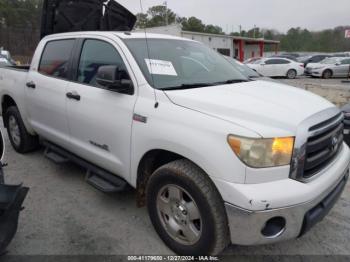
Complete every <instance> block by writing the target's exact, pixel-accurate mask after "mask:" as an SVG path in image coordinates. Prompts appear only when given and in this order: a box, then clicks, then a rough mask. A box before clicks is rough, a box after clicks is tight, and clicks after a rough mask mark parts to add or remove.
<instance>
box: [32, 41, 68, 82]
mask: <svg viewBox="0 0 350 262" xmlns="http://www.w3.org/2000/svg"><path fill="white" fill-rule="evenodd" d="M74 41H75V40H74V39H69V40H57V41H51V42H48V43H47V44H46V46H45V49H44V52H43V54H42V56H41V60H40V64H39V69H38V71H39V73H42V74H45V75H48V76H53V77H59V78H64V79H67V78H68V63H69V59H70V57H71V53H72V50H73V46H74Z"/></svg>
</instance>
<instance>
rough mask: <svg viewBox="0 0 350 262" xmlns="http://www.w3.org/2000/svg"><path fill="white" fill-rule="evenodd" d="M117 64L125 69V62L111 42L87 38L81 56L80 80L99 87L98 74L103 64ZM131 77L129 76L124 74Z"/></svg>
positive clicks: (125, 77) (126, 77) (127, 77)
mask: <svg viewBox="0 0 350 262" xmlns="http://www.w3.org/2000/svg"><path fill="white" fill-rule="evenodd" d="M106 65H115V66H118V68H119V69H122V70H125V72H126V68H125V65H124V62H123V60H122V58H121V56H120V55H119V53H118V52H117V50H116V49H115V48H114V47H113V46H112V45H111V44H109V43H107V42H104V41H101V40H90V39H89V40H86V41H85V42H84V46H83V50H82V52H81V56H80V62H79V69H78V70H79V71H78V82H80V83H84V84H88V85H92V86H96V87H99V86H98V84H97V82H96V74H97V71H98V69H99V68H100V67H101V66H106ZM123 78H124V79H130V78H129V76H123Z"/></svg>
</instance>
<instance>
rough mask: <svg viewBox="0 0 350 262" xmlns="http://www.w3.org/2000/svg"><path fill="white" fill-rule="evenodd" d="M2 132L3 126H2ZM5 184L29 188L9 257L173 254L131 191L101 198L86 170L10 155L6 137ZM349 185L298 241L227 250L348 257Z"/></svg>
mask: <svg viewBox="0 0 350 262" xmlns="http://www.w3.org/2000/svg"><path fill="white" fill-rule="evenodd" d="M1 128H2V130H4V129H3V127H2V126H1ZM5 162H7V163H8V164H9V166H8V167H6V168H5V175H6V180H7V182H10V183H20V182H23V183H24V184H25V185H26V186H29V187H30V192H29V195H28V198H27V199H26V201H25V207H26V208H25V210H24V211H23V212H22V213H21V217H20V224H19V229H18V233H17V235H16V237H15V239H14V240H13V242H12V244H11V245H10V247H9V254H11V255H96V254H98V255H115V254H123V255H133V254H143V255H145V254H146V255H147V254H148V255H150V254H153V255H154V254H163V255H166V254H172V252H171V251H170V250H169V249H168V248H167V247H166V246H165V245H164V244H163V243H162V241H161V240H160V239H159V237H158V236H157V234H156V232H155V231H154V230H153V228H152V225H151V222H150V220H149V218H148V215H147V210H146V209H145V208H141V209H139V208H137V207H136V206H135V192H134V191H132V190H131V191H129V192H125V193H120V194H114V195H106V194H103V193H101V192H99V191H97V190H95V189H94V188H92V187H91V186H89V185H88V184H87V183H85V182H84V170H82V169H81V168H79V167H77V166H75V165H73V164H64V165H56V164H54V163H53V162H51V161H50V160H48V159H46V158H45V157H44V156H43V150H39V151H37V152H34V153H30V154H27V155H20V154H17V153H16V152H14V150H13V149H12V147H11V146H10V144H9V140H8V138H7V135H6V157H5ZM349 206H350V184H349V185H348V186H347V188H346V190H345V192H344V194H343V196H342V197H341V199H340V201H339V202H338V203H337V205H336V206H335V208H334V209H333V210H332V211H331V213H330V214H329V215H328V216H327V217H326V218H325V219H324V221H323V222H322V223H320V224H318V225H317V226H315V227H314V228H313V229H312V230H311V231H310V232H309V233H308V234H307V235H306V236H304V237H302V238H301V239H297V240H291V241H288V242H284V243H279V244H274V245H267V246H259V247H239V246H230V247H228V248H227V250H225V254H235V255H261V254H264V255H294V254H298V255H306V254H312V255H334V254H341V255H350V242H349V236H350V209H349Z"/></svg>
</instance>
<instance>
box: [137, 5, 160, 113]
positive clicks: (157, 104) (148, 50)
mask: <svg viewBox="0 0 350 262" xmlns="http://www.w3.org/2000/svg"><path fill="white" fill-rule="evenodd" d="M140 7H141V13H143V6H142V0H140ZM144 29H145V39H146V48H147V54H148V59H151V56H150V49H149V45H148V38H147V30H146V27H145V28H144ZM149 68H150V69H151V72H150V73H151V79H152V85H153V86H154V78H153V74H152V63H150V67H149ZM153 93H154V100H155V101H156V103H155V104H154V108H158V106H159V103H158V98H157V93H156V90H155V88H154V87H153Z"/></svg>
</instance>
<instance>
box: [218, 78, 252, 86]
mask: <svg viewBox="0 0 350 262" xmlns="http://www.w3.org/2000/svg"><path fill="white" fill-rule="evenodd" d="M249 81H250V80H248V79H229V80H227V81H222V82H217V83H216V84H218V85H220V84H237V83H244V82H249Z"/></svg>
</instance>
